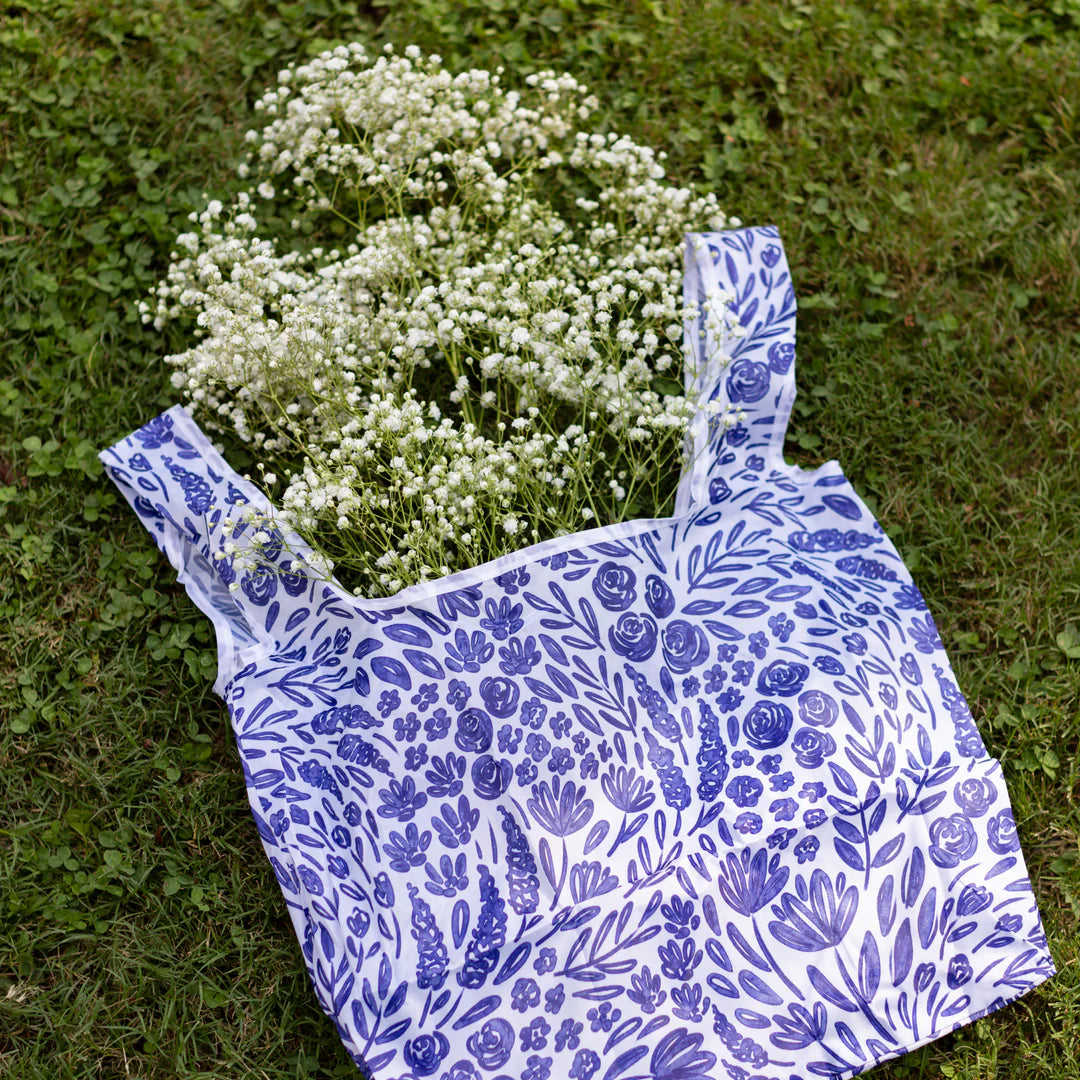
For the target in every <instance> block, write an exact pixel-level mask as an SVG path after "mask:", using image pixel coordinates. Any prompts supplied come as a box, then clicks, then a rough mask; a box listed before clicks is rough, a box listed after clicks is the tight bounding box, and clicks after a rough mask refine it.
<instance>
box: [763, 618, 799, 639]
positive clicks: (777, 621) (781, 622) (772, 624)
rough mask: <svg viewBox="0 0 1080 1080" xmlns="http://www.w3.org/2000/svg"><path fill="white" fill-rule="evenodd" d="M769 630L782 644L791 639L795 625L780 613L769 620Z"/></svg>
mask: <svg viewBox="0 0 1080 1080" xmlns="http://www.w3.org/2000/svg"><path fill="white" fill-rule="evenodd" d="M769 629H770V630H771V631H772V632H773V636H774V637H775V638H776V640H777V641H779V642H781V643H783V642H785V641H787V639H788V638H789V637H791V635H792V632H793V631H794V630H795V624H794V623H793V622H792V621H791V619H789V618H788V617H787V616H786V615H785V614H784V613H783V612H781V613H780V614H779V615H774V616H773V617H772V618H771V619H770V620H769Z"/></svg>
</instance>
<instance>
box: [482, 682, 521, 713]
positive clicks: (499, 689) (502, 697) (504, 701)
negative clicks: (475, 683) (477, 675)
mask: <svg viewBox="0 0 1080 1080" xmlns="http://www.w3.org/2000/svg"><path fill="white" fill-rule="evenodd" d="M480 697H481V698H483V699H484V704H485V705H486V706H487V710H488V712H489V713H491V715H492V716H497V717H499V719H502V718H504V717H507V716H512V715H513V714H514V712H515V711H516V710H517V705H518V699H519V698H520V697H521V691H520V690H519V689H518V686H517V683H516V682H514V681H513V680H512V679H508V678H506V677H505V676H502V675H495V676H494V677H491V678H487V679H483V680H481V682H480Z"/></svg>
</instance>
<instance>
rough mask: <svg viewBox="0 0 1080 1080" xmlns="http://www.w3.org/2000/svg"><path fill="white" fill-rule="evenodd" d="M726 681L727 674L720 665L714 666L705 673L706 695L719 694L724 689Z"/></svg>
mask: <svg viewBox="0 0 1080 1080" xmlns="http://www.w3.org/2000/svg"><path fill="white" fill-rule="evenodd" d="M726 679H727V672H726V671H725V670H724V669H723V668H722V667H721V666H720V665H719V664H713V666H712V667H711V668H709V670H708V671H706V672H705V680H706V681H705V693H706V694H718V693H719V692H720V690H721V689H722V688H723V686H724V681H725V680H726Z"/></svg>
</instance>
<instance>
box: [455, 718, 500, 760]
mask: <svg viewBox="0 0 1080 1080" xmlns="http://www.w3.org/2000/svg"><path fill="white" fill-rule="evenodd" d="M491 733H492V725H491V717H490V716H488V714H487V713H486V712H484V710H483V709H465V710H463V711H462V712H459V713H458V715H457V731H456V733H455V735H454V744H455V745H456V746H457V748H458V749H459V750H464V751H466V752H467V753H476V754H483V753H485V752H486V751H487V749H488V747H490V746H491Z"/></svg>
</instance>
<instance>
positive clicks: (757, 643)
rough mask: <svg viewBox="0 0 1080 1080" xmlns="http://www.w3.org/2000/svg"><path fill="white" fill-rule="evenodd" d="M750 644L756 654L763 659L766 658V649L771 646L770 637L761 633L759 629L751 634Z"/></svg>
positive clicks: (751, 649)
mask: <svg viewBox="0 0 1080 1080" xmlns="http://www.w3.org/2000/svg"><path fill="white" fill-rule="evenodd" d="M748 646H749V649H750V651H751V652H752V653H753V654H754V656H756V657H757V658H758V659H759V660H761V659H763V658H764V656H765V651H766V650H767V649H768V647H769V639H768V638H767V637H766V636H765V635H764V634H763V633H761V631H760V630H758V631H755V632H754V633H752V634H751V635H750V641H749V642H748Z"/></svg>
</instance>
